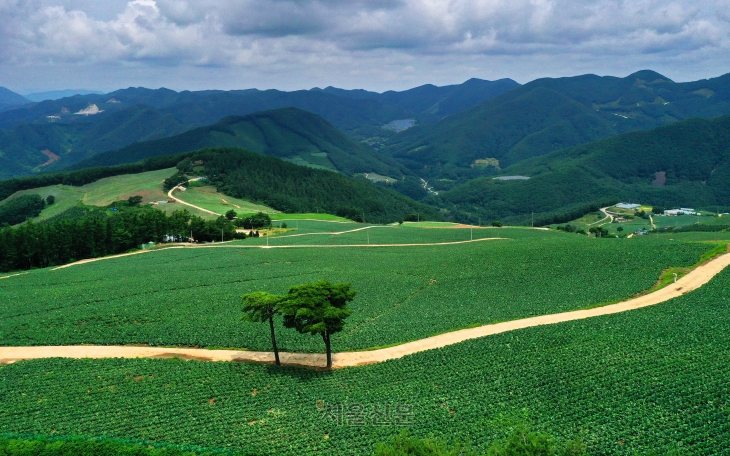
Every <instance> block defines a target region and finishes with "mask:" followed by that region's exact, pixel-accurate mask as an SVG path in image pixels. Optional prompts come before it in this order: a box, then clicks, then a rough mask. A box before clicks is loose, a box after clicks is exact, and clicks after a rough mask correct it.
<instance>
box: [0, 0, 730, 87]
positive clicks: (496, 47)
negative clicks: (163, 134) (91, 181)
mask: <svg viewBox="0 0 730 456" xmlns="http://www.w3.org/2000/svg"><path fill="white" fill-rule="evenodd" d="M645 68H649V69H654V70H656V71H659V72H661V73H662V74H664V75H666V76H668V77H670V78H672V79H674V80H675V81H688V80H695V79H702V78H708V77H714V76H719V75H721V74H724V73H727V72H730V0H626V1H624V0H135V1H129V0H103V1H102V0H0V85H1V86H6V87H8V88H10V89H12V90H15V91H17V92H20V93H27V92H31V91H40V90H54V89H63V88H88V89H99V90H112V89H116V88H120V87H128V86H145V87H155V88H156V87H163V86H164V87H169V88H172V89H176V90H182V89H190V90H199V89H214V88H215V89H240V88H250V87H257V88H262V89H265V88H279V89H285V90H293V89H303V88H311V87H314V86H319V87H324V86H327V85H334V86H337V87H344V88H366V89H370V90H377V91H383V90H388V89H396V90H399V89H406V88H410V87H414V86H417V85H420V84H425V83H434V84H438V85H443V84H452V83H459V82H463V81H464V80H466V79H468V78H471V77H478V78H483V79H498V78H505V77H509V78H512V79H515V80H516V81H518V82H521V83H524V82H528V81H530V80H533V79H535V78H539V77H544V76H572V75H576V74H584V73H595V74H600V75H617V76H625V75H627V74H630V73H631V72H633V71H637V70H640V69H645Z"/></svg>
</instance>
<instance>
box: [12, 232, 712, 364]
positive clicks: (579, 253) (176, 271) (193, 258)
mask: <svg viewBox="0 0 730 456" xmlns="http://www.w3.org/2000/svg"><path fill="white" fill-rule="evenodd" d="M382 230H384V231H385V230H388V229H387V228H383V229H382ZM412 231H418V230H413V229H412ZM420 231H423V232H428V233H431V232H438V231H444V232H449V233H450V232H455V231H459V232H464V230H426V229H423V230H420ZM511 231H514V232H517V231H520V230H511ZM521 231H523V232H528V233H530V236H531V237H524V238H522V239H519V240H516V239H510V240H503V241H486V242H481V243H475V244H462V245H450V246H429V247H390V248H372V249H362V248H342V249H336V248H332V249H280V250H277V249H270V250H259V249H245V248H242V249H235V248H225V249H198V250H194V249H185V250H168V251H163V252H153V253H147V254H144V255H136V256H131V257H125V258H119V259H114V260H107V261H101V262H96V263H90V264H87V265H80V266H73V267H71V268H67V269H62V270H58V271H50V270H38V271H32V272H31V273H30V274H27V275H22V276H18V277H13V278H12V279H9V280H3V281H0V345H47V344H51V345H64V344H107V345H110V344H132V343H136V344H144V343H146V344H152V345H164V346H205V347H211V346H213V347H247V348H251V349H257V350H268V349H270V340H269V331H268V329H267V328H266V327H265V325H255V324H250V323H248V324H247V323H243V322H241V321H240V317H241V307H242V302H241V298H240V297H241V295H243V294H244V293H248V292H253V291H268V292H272V293H278V294H280V293H285V292H286V291H287V290H288V288H289V287H290V286H292V285H295V284H298V283H304V282H309V281H314V280H319V279H327V280H330V281H333V282H350V283H352V286H353V288H354V289H356V290H358V292H359V293H358V296H357V298H356V299H355V301H354V302H353V303H352V305H351V307H352V309H353V311H354V313H353V315H352V317H350V318H349V319H348V321H347V326H346V327H345V330H344V331H343V332H341V333H338V334H337V336H336V337H334V338H333V349H334V350H335V351H342V350H357V349H366V348H370V347H374V346H382V345H388V344H393V343H399V342H405V341H409V340H415V339H420V338H423V337H428V336H431V335H434V334H437V333H442V332H447V331H450V330H454V329H458V328H463V327H466V326H473V325H479V324H486V323H491V322H495V321H505V320H512V319H517V318H524V317H529V316H534V315H541V314H546V313H553V312H561V311H567V310H573V309H577V308H581V307H585V306H588V305H593V304H596V303H602V302H608V301H614V300H618V299H622V298H627V297H630V296H632V295H634V294H635V293H638V292H640V291H642V290H645V289H647V288H649V287H651V286H652V285H653V284H654V283H655V282H656V280H657V278H658V277H659V275H660V274H661V272H662V270H664V269H665V268H668V267H670V266H684V265H689V264H692V263H694V262H696V261H697V259H698V258H699V256H700V254H701V253H702V252H703V251H705V250H707V249H708V248H709V247H708V246H707V245H702V244H686V243H677V242H670V241H669V240H667V239H663V238H660V239H658V240H657V239H646V240H636V241H635V242H621V240H617V239H614V240H610V239H608V240H598V239H593V240H591V239H585V238H582V237H580V236H574V235H561V234H556V233H545V234H539V233H538V234H537V235H535V234H534V233H535V232H529V230H521ZM428 236H435V235H432V234H428ZM448 236H451V235H450V234H448ZM278 333H279V347H280V349H282V350H297V351H321V350H322V344H321V341H319V340H318V339H317V338H314V337H311V336H308V335H304V336H302V335H298V334H296V333H295V332H294V331H284V330H283V328H282V327H281V325H280V324H279V331H278Z"/></svg>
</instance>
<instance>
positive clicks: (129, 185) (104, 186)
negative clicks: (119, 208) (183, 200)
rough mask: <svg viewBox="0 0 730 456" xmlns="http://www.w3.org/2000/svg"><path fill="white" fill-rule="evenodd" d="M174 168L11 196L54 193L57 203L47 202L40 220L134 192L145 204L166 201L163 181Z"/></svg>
mask: <svg viewBox="0 0 730 456" xmlns="http://www.w3.org/2000/svg"><path fill="white" fill-rule="evenodd" d="M175 171H176V170H175V169H174V168H168V169H162V170H159V171H149V172H145V173H138V174H125V175H122V176H114V177H107V178H104V179H100V180H98V181H96V182H94V183H91V184H87V185H84V186H81V187H72V186H68V185H52V186H49V187H42V188H35V189H30V190H22V191H20V192H16V193H15V194H14V195H13V196H11V197H10V198H14V197H16V196H20V195H24V194H27V195H33V194H37V195H40V196H41V197H43V198H47V197H48V196H50V195H53V196H54V197H55V198H56V202H55V203H54V204H52V205H47V206H46V208H45V209H43V212H41V214H40V216H38V217H37V218H36V219H35V220H34V221H36V222H38V221H41V220H46V219H49V218H51V217H55V216H57V215H59V214H61V213H63V212H65V211H67V210H68V209H71V208H72V207H74V206H76V205H77V204H79V203H83V204H86V205H89V206H106V205H109V204H111V203H113V202H114V201H118V200H122V199H127V198H129V197H130V196H133V195H140V196H143V197H144V199H143V202H145V203H147V202H149V201H159V200H166V199H167V195H166V194H165V192H163V191H162V181H163V180H165V179H166V178H168V177H170V176H172V175H173V174H175ZM178 206H179V205H178ZM178 208H179V207H178Z"/></svg>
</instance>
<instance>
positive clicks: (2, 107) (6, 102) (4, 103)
mask: <svg viewBox="0 0 730 456" xmlns="http://www.w3.org/2000/svg"><path fill="white" fill-rule="evenodd" d="M28 103H30V100H28V99H27V98H25V97H23V96H22V95H20V94H17V93H15V92H13V91H12V90H10V89H6V88H5V87H0V112H2V111H6V110H9V109H15V108H17V107H18V106H22V105H25V104H28Z"/></svg>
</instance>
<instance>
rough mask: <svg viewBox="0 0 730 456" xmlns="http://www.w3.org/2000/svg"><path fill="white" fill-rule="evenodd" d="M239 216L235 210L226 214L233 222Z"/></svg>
mask: <svg viewBox="0 0 730 456" xmlns="http://www.w3.org/2000/svg"><path fill="white" fill-rule="evenodd" d="M237 216H238V214H236V211H234V210H233V209H231V210H230V211H228V212H226V218H227V219H228V220H233V219H234V218H236V217H237Z"/></svg>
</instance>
